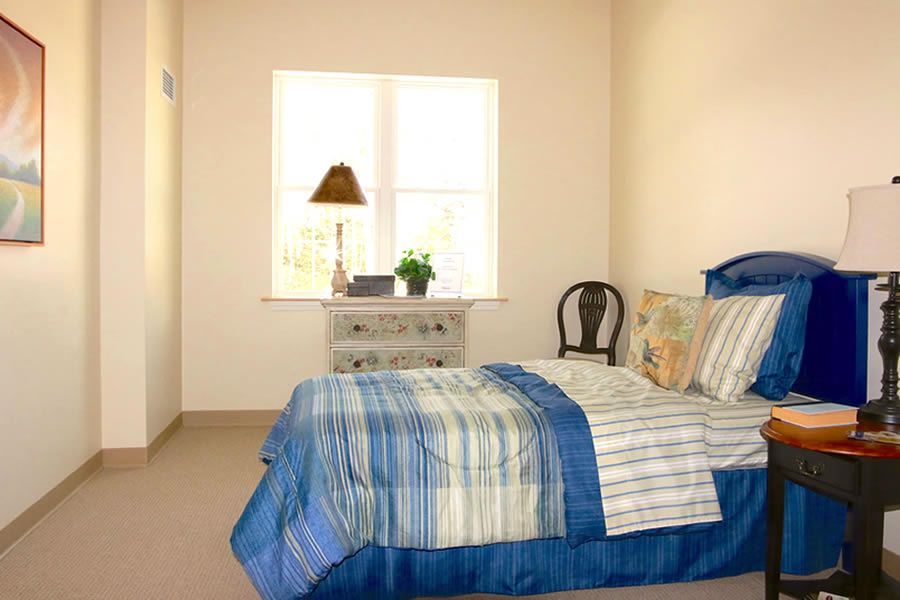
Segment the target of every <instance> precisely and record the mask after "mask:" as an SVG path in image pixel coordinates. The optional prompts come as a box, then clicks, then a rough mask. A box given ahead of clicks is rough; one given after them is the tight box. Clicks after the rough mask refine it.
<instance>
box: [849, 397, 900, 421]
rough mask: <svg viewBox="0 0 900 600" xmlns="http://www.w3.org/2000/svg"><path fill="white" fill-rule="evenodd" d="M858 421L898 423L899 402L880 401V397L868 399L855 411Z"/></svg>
mask: <svg viewBox="0 0 900 600" xmlns="http://www.w3.org/2000/svg"><path fill="white" fill-rule="evenodd" d="M856 418H857V419H859V420H860V421H867V422H870V423H871V422H875V423H885V424H887V425H900V404H897V403H893V402H889V403H885V402H882V401H881V399H878V400H869V401H868V402H866V403H865V404H863V405H862V406H860V407H859V410H858V411H856Z"/></svg>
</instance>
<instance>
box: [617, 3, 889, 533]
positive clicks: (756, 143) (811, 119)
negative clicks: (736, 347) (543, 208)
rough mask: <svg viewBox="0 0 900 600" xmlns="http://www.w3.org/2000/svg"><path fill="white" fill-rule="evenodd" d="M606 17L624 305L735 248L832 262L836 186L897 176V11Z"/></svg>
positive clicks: (634, 9) (694, 280)
mask: <svg viewBox="0 0 900 600" xmlns="http://www.w3.org/2000/svg"><path fill="white" fill-rule="evenodd" d="M612 15H613V18H612V21H613V25H612V27H613V34H612V40H613V41H612V65H613V67H612V73H613V75H612V163H611V172H612V188H611V219H612V228H611V255H610V256H611V259H610V269H611V277H612V281H613V282H614V283H615V284H616V285H618V286H620V287H621V289H623V291H624V292H625V295H626V296H627V299H628V301H629V302H630V303H631V305H632V306H633V303H634V302H635V301H636V300H637V298H638V297H639V295H640V293H641V290H642V289H643V288H644V287H651V288H656V289H659V290H669V291H676V292H686V293H700V292H702V290H703V281H702V278H701V277H700V275H699V274H698V271H699V270H700V269H701V268H703V267H708V266H711V265H714V264H716V263H718V262H719V261H721V260H722V259H725V258H728V257H730V256H734V255H736V254H740V253H742V252H747V251H750V250H762V249H777V250H795V251H804V252H813V253H816V254H821V255H824V256H828V257H832V258H834V257H836V256H837V254H838V253H839V252H840V248H841V243H842V241H843V235H844V231H845V228H846V219H847V200H846V198H845V193H846V190H847V188H849V187H851V186H855V185H863V184H871V183H882V182H884V183H886V182H889V181H890V178H891V176H892V175H896V174H898V172H900V166H898V164H897V157H898V156H900V112H898V107H900V85H898V84H897V75H898V72H900V71H898V70H900V62H898V57H900V37H898V36H897V35H896V31H895V27H894V24H895V23H897V22H898V19H900V3H897V2H895V1H894V0H866V1H865V2H851V1H834V2H818V1H814V0H794V1H792V2H783V1H781V0H763V1H760V2H752V3H751V2H740V1H737V0H724V1H719V2H703V3H697V2H694V1H688V0H683V1H678V0H672V1H661V0H617V1H614V2H613V7H612ZM874 348H875V346H874V339H873V344H872V351H873V352H874V351H875V350H874ZM877 368H878V369H879V371H880V366H878V367H877ZM887 545H888V547H889V548H891V549H893V550H894V551H900V519H896V520H895V519H893V518H891V519H889V527H888V532H887Z"/></svg>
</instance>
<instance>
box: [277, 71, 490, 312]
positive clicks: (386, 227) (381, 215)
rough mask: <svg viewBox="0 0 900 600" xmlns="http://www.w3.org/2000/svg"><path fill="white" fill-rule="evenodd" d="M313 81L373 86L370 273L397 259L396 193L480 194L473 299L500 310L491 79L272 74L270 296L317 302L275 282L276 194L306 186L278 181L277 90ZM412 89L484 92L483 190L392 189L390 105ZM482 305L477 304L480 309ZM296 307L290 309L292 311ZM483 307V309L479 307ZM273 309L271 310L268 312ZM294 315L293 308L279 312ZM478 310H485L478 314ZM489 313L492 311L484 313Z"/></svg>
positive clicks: (306, 293) (394, 161)
mask: <svg viewBox="0 0 900 600" xmlns="http://www.w3.org/2000/svg"><path fill="white" fill-rule="evenodd" d="M292 77H297V78H304V79H307V78H309V77H316V78H320V79H337V80H346V81H352V80H364V81H373V80H375V81H378V84H379V90H380V94H379V98H378V105H377V107H376V114H377V115H378V116H379V118H378V121H377V123H376V127H375V134H376V136H377V139H378V140H380V148H379V149H378V156H377V164H376V178H377V181H376V182H375V189H377V194H378V200H377V202H376V206H375V215H374V219H373V220H374V229H375V231H374V234H375V251H374V253H373V255H374V258H375V264H374V267H373V268H374V270H375V272H377V273H391V272H393V269H394V266H395V262H396V261H395V257H396V256H397V254H398V253H399V250H400V249H399V248H395V243H396V238H395V231H394V224H395V222H396V219H395V218H394V217H395V211H396V198H397V194H398V193H428V194H442V193H452V194H484V195H485V211H486V214H485V236H486V238H487V239H486V240H485V248H486V257H485V269H486V272H487V289H486V290H484V293H483V294H482V295H479V296H473V297H474V298H482V299H484V300H485V301H489V302H493V303H494V304H492V305H491V306H494V305H496V306H494V308H493V309H496V308H497V307H499V302H501V301H503V299H499V300H498V299H497V282H498V273H497V205H498V194H497V191H498V184H497V160H498V157H497V155H498V151H497V147H496V144H497V140H498V133H499V131H498V122H497V121H498V119H497V112H498V110H497V109H498V108H499V102H498V89H497V88H498V83H497V80H492V79H471V78H456V77H444V78H442V77H417V76H405V75H403V76H398V75H370V74H351V73H320V72H309V71H275V72H274V73H273V103H272V111H273V113H272V114H273V119H272V264H271V268H272V279H271V281H272V294H273V296H276V297H277V296H279V295H280V296H281V297H288V296H290V297H292V298H294V299H297V298H317V297H320V296H321V292H316V291H308V290H283V289H282V288H281V282H280V280H279V279H280V275H281V269H280V260H281V246H282V244H281V227H280V223H281V206H280V202H279V195H280V194H279V193H280V192H282V191H287V190H290V189H306V186H290V185H283V186H281V185H279V183H280V181H281V178H280V172H279V170H280V167H281V160H280V143H279V142H280V140H279V135H280V134H279V132H280V130H281V127H280V125H281V123H280V118H281V114H282V113H281V99H282V95H283V93H282V86H283V83H284V81H286V80H288V79H290V78H292ZM398 82H399V83H406V82H409V83H415V84H416V85H422V86H427V85H446V84H447V83H452V84H453V85H456V86H463V85H466V84H467V83H468V84H471V85H473V86H477V87H479V88H482V89H486V92H487V93H486V95H485V102H486V103H487V106H486V110H485V114H486V115H487V123H486V127H485V136H486V139H485V149H486V156H487V165H486V166H487V173H486V178H487V184H486V186H485V189H483V190H482V189H478V190H462V189H456V190H449V189H427V188H400V187H397V188H395V187H392V185H391V184H392V182H393V181H394V180H395V172H394V171H395V169H396V165H397V155H396V145H395V144H394V139H393V138H394V136H395V134H396V128H395V127H394V122H395V119H396V102H395V101H394V91H395V83H398ZM385 106H389V107H390V110H384V107H385ZM385 156H390V160H384V157H385ZM479 304H482V303H479ZM295 305H296V302H294V303H293V304H292V306H295ZM484 305H485V306H487V304H484ZM273 308H274V306H273ZM473 309H475V310H478V308H476V307H473ZM282 310H297V308H296V307H295V308H290V309H282ZM481 310H485V308H482V309H481ZM487 310H491V309H487Z"/></svg>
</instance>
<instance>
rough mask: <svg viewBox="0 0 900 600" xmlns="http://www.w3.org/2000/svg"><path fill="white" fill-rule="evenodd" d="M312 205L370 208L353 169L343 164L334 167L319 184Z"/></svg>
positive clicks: (311, 200) (311, 197)
mask: <svg viewBox="0 0 900 600" xmlns="http://www.w3.org/2000/svg"><path fill="white" fill-rule="evenodd" d="M308 202H309V203H310V204H324V205H328V204H331V205H335V206H368V205H369V203H368V202H366V195H365V194H364V193H363V191H362V187H360V185H359V181H358V180H357V179H356V175H354V174H353V169H351V168H350V167H348V166H346V165H344V163H341V164H339V165H332V166H331V167H330V168H329V169H328V172H327V173H325V177H323V178H322V181H320V182H319V187H317V188H316V189H315V191H314V192H313V193H312V196H310V197H309V200H308Z"/></svg>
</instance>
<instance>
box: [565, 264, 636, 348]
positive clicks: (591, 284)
mask: <svg viewBox="0 0 900 600" xmlns="http://www.w3.org/2000/svg"><path fill="white" fill-rule="evenodd" d="M578 290H581V294H579V296H578V318H579V320H580V321H581V342H580V343H579V344H578V345H577V346H573V345H571V344H567V343H566V325H565V323H564V322H563V309H564V308H565V306H566V301H567V300H568V299H569V296H571V295H572V294H573V293H575V292H577V291H578ZM609 294H612V297H613V299H615V301H616V323H615V325H614V326H613V329H612V334H611V335H610V336H609V344H608V345H607V346H606V347H603V348H601V347H598V346H597V334H598V332H599V331H600V324H601V323H602V322H603V319H604V317H605V316H606V309H607V307H608V305H609V300H608V295H609ZM624 318H625V302H624V300H622V294H620V293H619V290H617V289H616V288H614V287H613V286H611V285H609V284H608V283H605V282H603V281H582V282H581V283H576V284H575V285H573V286H572V287H570V288H569V289H567V290H566V291H565V293H564V294H563V295H562V298H560V299H559V306H558V307H557V309H556V322H557V323H558V325H559V352H558V353H557V356H558V357H559V358H564V357H565V355H566V352H567V351H570V350H571V351H572V352H580V353H582V354H605V355H606V358H607V363H608V364H610V365H615V364H616V341H617V340H618V339H619V332H620V331H621V330H622V321H623V320H624Z"/></svg>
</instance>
